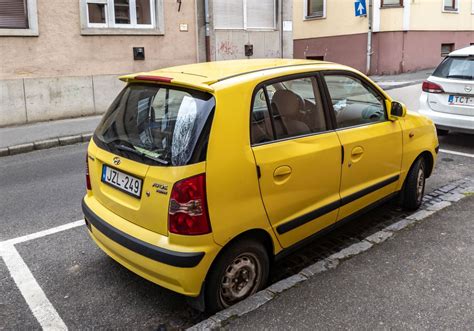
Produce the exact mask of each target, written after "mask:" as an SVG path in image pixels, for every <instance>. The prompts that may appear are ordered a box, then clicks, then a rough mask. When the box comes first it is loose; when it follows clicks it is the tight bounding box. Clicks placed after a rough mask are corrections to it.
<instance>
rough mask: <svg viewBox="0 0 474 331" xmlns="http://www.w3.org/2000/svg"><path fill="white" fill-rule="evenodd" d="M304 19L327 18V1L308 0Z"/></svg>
mask: <svg viewBox="0 0 474 331" xmlns="http://www.w3.org/2000/svg"><path fill="white" fill-rule="evenodd" d="M304 17H305V19H311V18H324V17H326V0H306V1H305V8H304Z"/></svg>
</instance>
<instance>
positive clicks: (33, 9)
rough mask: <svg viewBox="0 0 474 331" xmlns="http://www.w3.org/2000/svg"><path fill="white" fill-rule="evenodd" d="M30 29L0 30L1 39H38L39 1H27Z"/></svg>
mask: <svg viewBox="0 0 474 331" xmlns="http://www.w3.org/2000/svg"><path fill="white" fill-rule="evenodd" d="M25 4H26V13H27V16H28V17H27V19H28V28H26V29H10V28H0V37H2V36H5V37H38V36H39V30H38V4H37V0H25Z"/></svg>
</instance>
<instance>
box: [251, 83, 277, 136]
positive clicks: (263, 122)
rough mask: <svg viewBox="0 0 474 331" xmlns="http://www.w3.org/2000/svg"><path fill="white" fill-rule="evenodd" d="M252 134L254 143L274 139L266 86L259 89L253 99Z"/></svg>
mask: <svg viewBox="0 0 474 331" xmlns="http://www.w3.org/2000/svg"><path fill="white" fill-rule="evenodd" d="M250 136H251V140H252V144H261V143H265V142H268V141H271V140H273V130H272V123H271V120H270V113H269V111H268V107H267V100H266V97H265V90H264V88H260V89H259V90H258V91H257V93H256V94H255V97H254V100H253V106H252V116H251V123H250Z"/></svg>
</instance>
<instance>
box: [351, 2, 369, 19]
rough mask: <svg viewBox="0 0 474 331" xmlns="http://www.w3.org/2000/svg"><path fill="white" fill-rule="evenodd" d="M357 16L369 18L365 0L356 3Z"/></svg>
mask: <svg viewBox="0 0 474 331" xmlns="http://www.w3.org/2000/svg"><path fill="white" fill-rule="evenodd" d="M354 10H355V16H356V17H359V16H367V5H366V3H365V0H357V1H356V2H354Z"/></svg>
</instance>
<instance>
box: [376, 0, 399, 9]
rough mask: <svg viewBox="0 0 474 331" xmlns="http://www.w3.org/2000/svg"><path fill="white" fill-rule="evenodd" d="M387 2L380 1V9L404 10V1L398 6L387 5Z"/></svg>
mask: <svg viewBox="0 0 474 331" xmlns="http://www.w3.org/2000/svg"><path fill="white" fill-rule="evenodd" d="M384 2H385V0H380V9H387V8H402V7H403V0H398V4H385V3H384Z"/></svg>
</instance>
